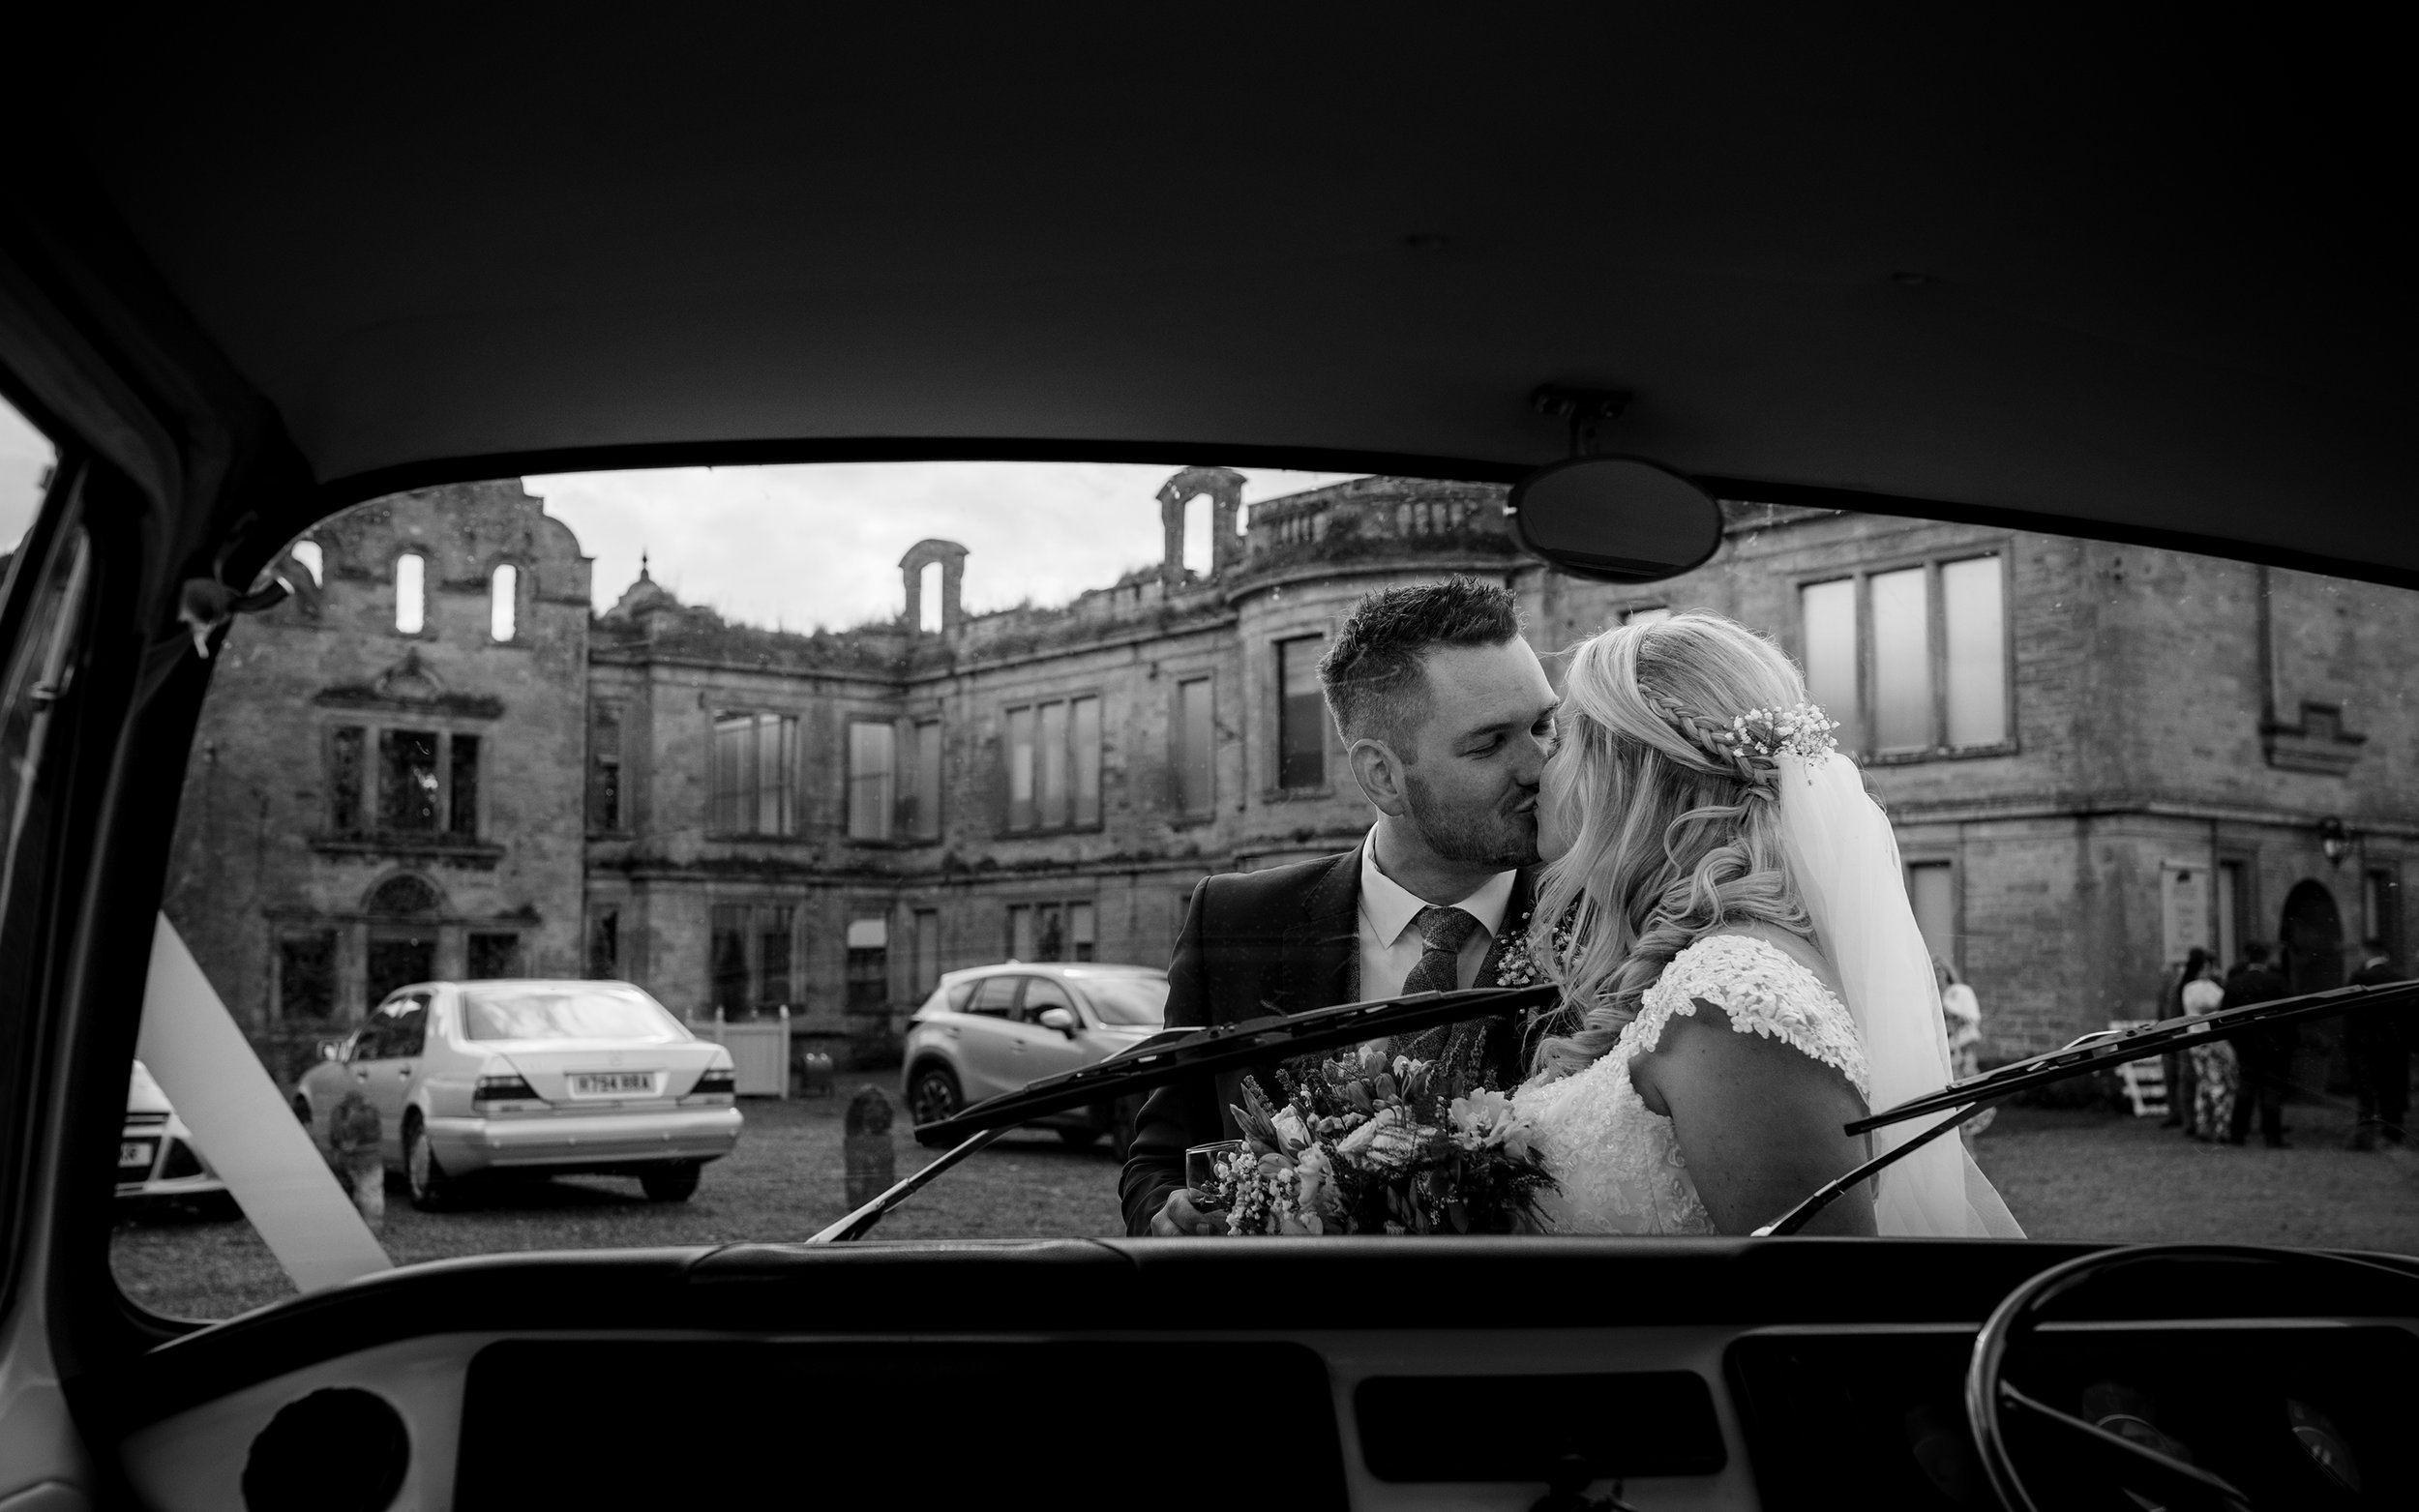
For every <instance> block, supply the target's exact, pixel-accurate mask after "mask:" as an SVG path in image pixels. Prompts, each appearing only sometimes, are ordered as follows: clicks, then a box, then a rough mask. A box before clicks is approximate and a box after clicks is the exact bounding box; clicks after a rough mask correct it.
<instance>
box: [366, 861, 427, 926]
mask: <svg viewBox="0 0 2419 1512" xmlns="http://www.w3.org/2000/svg"><path fill="white" fill-rule="evenodd" d="M441 905H442V900H441V899H439V898H438V897H437V892H436V889H435V888H434V887H433V886H432V885H431V884H430V883H429V881H428V879H427V878H425V877H419V876H414V875H411V874H410V873H409V872H401V873H398V874H396V875H393V876H390V877H388V878H387V879H386V880H385V881H383V882H380V883H379V884H378V885H377V887H376V889H375V890H374V891H373V892H372V893H371V894H370V906H369V910H368V911H369V912H371V913H376V914H387V915H395V914H402V915H406V916H408V915H414V914H423V913H434V912H436V911H437V909H438V908H439V907H440V906H441Z"/></svg>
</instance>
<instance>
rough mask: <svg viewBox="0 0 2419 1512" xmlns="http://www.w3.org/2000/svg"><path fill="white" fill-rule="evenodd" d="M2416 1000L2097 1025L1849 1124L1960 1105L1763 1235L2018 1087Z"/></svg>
mask: <svg viewBox="0 0 2419 1512" xmlns="http://www.w3.org/2000/svg"><path fill="white" fill-rule="evenodd" d="M2414 1007H2419V981H2412V982H2391V983H2387V984H2384V985H2382V986H2378V987H2337V988H2331V989H2329V990H2328V991H2326V992H2323V993H2302V994H2301V995H2300V996H2298V997H2279V998H2276V999H2274V1000H2272V1001H2269V1002H2264V1003H2246V1004H2245V1005H2243V1006H2242V1007H2240V1008H2225V1009H2221V1010H2219V1011H2218V1012H2216V1013H2209V1014H2195V1015H2188V1016H2186V1017H2184V1018H2180V1019H2165V1020H2162V1021H2161V1022H2159V1023H2154V1024H2151V1025H2149V1026H2147V1027H2144V1028H2139V1029H2100V1030H2095V1031H2094V1032H2092V1033H2090V1034H2086V1035H2083V1036H2081V1037H2080V1038H2078V1039H2076V1040H2073V1041H2070V1042H2069V1043H2067V1044H2066V1045H2063V1046H2061V1047H2059V1048H2058V1049H2056V1050H2053V1051H2050V1052H2047V1053H2046V1054H2040V1055H2035V1056H2033V1057H2032V1058H2030V1059H2029V1060H2018V1061H2015V1062H2013V1063H2011V1064H2009V1065H2005V1066H2001V1067H1999V1068H1998V1069H1997V1070H1995V1071H1986V1072H1985V1073H1984V1074H1982V1075H1981V1076H1978V1077H1968V1078H1966V1079H1965V1080H1964V1081H1962V1082H1951V1083H1950V1084H1949V1085H1947V1086H1945V1087H1943V1088H1941V1089H1940V1090H1939V1091H1937V1092H1931V1093H1927V1094H1926V1095H1925V1096H1922V1097H1916V1098H1910V1099H1908V1100H1907V1101H1905V1102H1903V1103H1900V1104H1898V1105H1897V1106H1896V1107H1895V1108H1886V1109H1884V1110H1882V1111H1881V1112H1877V1113H1868V1114H1867V1115H1866V1116H1865V1117H1862V1118H1858V1119H1854V1120H1852V1121H1850V1122H1849V1123H1847V1124H1845V1125H1843V1126H1842V1127H1843V1128H1844V1129H1845V1131H1846V1132H1847V1133H1849V1134H1864V1133H1866V1132H1867V1131H1868V1130H1872V1129H1881V1128H1887V1127H1888V1126H1890V1125H1891V1124H1894V1123H1904V1122H1906V1121H1907V1120H1908V1119H1910V1118H1921V1117H1923V1116H1924V1115H1925V1114H1926V1113H1935V1112H1950V1111H1951V1110H1955V1112H1954V1113H1953V1114H1952V1116H1950V1117H1947V1118H1943V1119H1942V1120H1940V1122H1938V1123H1936V1124H1933V1125H1932V1126H1931V1127H1930V1128H1928V1129H1926V1130H1925V1131H1924V1132H1923V1133H1921V1134H1919V1135H1917V1136H1916V1137H1915V1138H1913V1139H1911V1140H1909V1141H1906V1142H1905V1143H1904V1144H1901V1145H1899V1146H1898V1147H1897V1148H1896V1149H1893V1150H1889V1151H1887V1152H1885V1153H1883V1154H1881V1155H1877V1156H1875V1157H1874V1158H1873V1159H1871V1160H1868V1161H1867V1162H1866V1163H1865V1164H1864V1165H1862V1166H1859V1167H1857V1168H1856V1169H1855V1170H1854V1171H1849V1172H1848V1173H1847V1174H1846V1175H1844V1176H1839V1177H1837V1178H1835V1179H1833V1180H1830V1181H1826V1182H1824V1183H1823V1184H1822V1185H1821V1186H1820V1187H1818V1188H1816V1189H1815V1190H1814V1192H1813V1194H1812V1195H1811V1196H1809V1197H1807V1200H1806V1201H1803V1202H1800V1203H1799V1204H1798V1205H1797V1206H1795V1207H1793V1208H1791V1209H1789V1211H1788V1212H1786V1213H1784V1214H1783V1215H1781V1216H1780V1217H1779V1218H1778V1219H1776V1220H1775V1221H1774V1222H1772V1223H1769V1224H1766V1225H1765V1226H1764V1227H1763V1228H1761V1229H1758V1230H1755V1232H1756V1233H1757V1234H1758V1235H1764V1234H1788V1233H1795V1232H1797V1231H1798V1230H1801V1229H1803V1228H1805V1227H1806V1226H1807V1223H1808V1222H1810V1221H1811V1220H1812V1219H1813V1217H1814V1215H1815V1214H1817V1213H1819V1212H1821V1211H1822V1210H1823V1209H1824V1208H1826V1207H1829V1206H1830V1205H1831V1204H1832V1203H1833V1202H1835V1201H1838V1199H1839V1196H1840V1194H1842V1193H1844V1192H1847V1191H1850V1190H1851V1189H1853V1188H1854V1187H1855V1186H1856V1184H1857V1183H1858V1182H1860V1181H1864V1180H1866V1179H1867V1178H1869V1177H1871V1176H1873V1175H1875V1174H1876V1173H1878V1172H1879V1171H1882V1170H1883V1169H1884V1168H1886V1167H1888V1166H1890V1165H1891V1164H1892V1163H1894V1162H1896V1161H1898V1160H1900V1159H1903V1158H1904V1157H1906V1156H1908V1155H1911V1154H1913V1153H1914V1152H1915V1151H1917V1150H1919V1149H1922V1148H1923V1147H1924V1146H1925V1145H1926V1144H1929V1143H1930V1142H1931V1141H1934V1140H1936V1139H1938V1138H1940V1136H1942V1135H1944V1134H1946V1133H1948V1132H1949V1131H1950V1130H1952V1129H1954V1128H1956V1126H1957V1125H1959V1124H1961V1123H1964V1122H1965V1121H1966V1120H1967V1119H1969V1118H1972V1117H1974V1116H1975V1115H1976V1114H1977V1113H1980V1112H1982V1111H1983V1110H1984V1109H1986V1108H1987V1107H1989V1106H1990V1105H1991V1104H1993V1103H1996V1102H1998V1101H2000V1100H2001V1099H2003V1098H2006V1097H2008V1096H2011V1095H2012V1094H2014V1093H2016V1092H2021V1091H2025V1090H2028V1089H2029V1088H2032V1087H2036V1086H2046V1085H2048V1084H2049V1083H2051V1082H2064V1081H2066V1080H2067V1079H2068V1078H2070V1077H2079V1076H2086V1075H2089V1074H2090V1073H2092V1072H2094V1071H2105V1070H2106V1069H2108V1068H2109V1067H2111V1066H2119V1065H2123V1064H2125V1063H2126V1062H2127V1061H2133V1060H2147V1059H2149V1058H2150V1057H2151V1056H2153V1055H2164V1054H2165V1053H2166V1052H2168V1051H2171V1050H2180V1049H2185V1048H2188V1047H2191V1046H2194V1045H2216V1044H2221V1043H2223V1042H2225V1041H2226V1040H2232V1039H2239V1038H2241V1037H2242V1036H2243V1035H2245V1034H2249V1033H2253V1032H2255V1031H2256V1030H2259V1029H2266V1028H2274V1027H2276V1026H2277V1025H2278V1024H2283V1023H2305V1022H2309V1021H2313V1020H2317V1019H2331V1018H2334V1017H2335V1016H2336V1015H2338V1014H2344V1013H2350V1012H2351V1011H2353V1010H2354V1009H2362V1008H2401V1009H2403V1010H2404V1011H2405V1012H2407V1011H2410V1010H2411V1009H2413V1008H2414Z"/></svg>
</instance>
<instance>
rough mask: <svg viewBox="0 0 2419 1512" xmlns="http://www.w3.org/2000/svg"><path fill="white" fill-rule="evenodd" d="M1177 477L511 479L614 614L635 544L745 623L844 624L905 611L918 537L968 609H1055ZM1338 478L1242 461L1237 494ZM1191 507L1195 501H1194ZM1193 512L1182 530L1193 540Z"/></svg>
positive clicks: (964, 470) (945, 470)
mask: <svg viewBox="0 0 2419 1512" xmlns="http://www.w3.org/2000/svg"><path fill="white" fill-rule="evenodd" d="M1177 470H1178V469H1177V468H1175V467H1173V466H1169V465H1165V464H1152V465H1148V466H1136V465H1129V464H1124V463H1106V462H831V463H816V464H813V465H805V466H794V467H679V468H665V469H661V470H654V471H645V472H603V473H564V474H558V475H555V476H552V477H542V478H539V477H533V478H528V479H524V480H523V482H524V484H525V485H526V487H527V488H528V489H529V491H530V492H532V493H534V494H537V495H539V496H540V497H542V498H544V499H545V500H546V512H547V513H548V514H550V515H552V516H553V517H554V518H555V519H559V520H561V521H562V522H563V523H565V524H567V525H569V526H570V527H571V529H572V533H573V534H575V535H577V536H578V537H579V538H580V547H581V549H582V550H583V551H585V552H586V553H587V554H588V555H590V556H592V557H594V558H595V559H596V565H595V569H594V578H593V584H594V589H595V599H596V607H597V608H599V609H600V610H602V609H606V608H612V604H613V601H614V600H616V599H618V598H620V597H621V594H622V591H623V590H624V589H626V588H628V587H629V586H630V583H631V581H632V580H633V579H634V578H637V577H638V572H639V553H640V552H641V551H642V550H643V551H645V552H646V553H647V556H648V561H649V571H650V573H651V575H652V576H653V577H654V578H655V580H656V581H657V582H660V583H662V584H663V585H664V586H665V587H667V588H669V589H671V590H672V592H673V593H674V594H677V595H678V596H679V598H680V600H681V602H683V603H686V604H702V605H706V606H708V607H710V608H714V609H716V610H718V611H719V612H720V613H722V614H723V615H724V617H726V618H729V619H733V620H738V621H741V622H743V623H747V624H755V625H768V626H780V627H783V628H786V629H791V630H810V629H813V628H814V627H816V626H818V625H822V626H826V627H829V628H831V629H835V630H837V629H845V628H848V627H850V626H853V625H862V624H864V623H866V622H867V621H869V620H875V619H888V618H891V617H892V616H895V615H896V614H898V613H899V611H900V609H901V608H903V599H902V589H901V586H900V581H899V558H900V557H902V556H904V555H906V554H907V551H908V548H910V547H912V546H913V545H915V543H916V542H918V541H921V540H923V539H925V538H926V537H928V536H937V537H940V538H941V539H942V540H945V541H955V542H957V543H958V544H959V545H961V546H963V547H965V548H967V551H968V553H969V554H968V556H967V561H966V580H965V585H964V594H965V604H966V608H967V610H968V611H969V612H970V613H977V614H979V613H984V612H987V611H989V610H992V609H1000V608H1010V607H1012V606H1014V605H1017V604H1020V603H1026V602H1030V603H1032V604H1036V605H1055V604H1064V603H1066V602H1067V601H1068V600H1070V599H1072V598H1074V597H1075V596H1076V595H1077V594H1078V593H1081V592H1083V591H1084V590H1085V589H1087V588H1102V587H1106V586H1108V585H1109V584H1110V583H1113V582H1115V581H1117V579H1118V578H1119V576H1120V574H1122V573H1124V572H1126V571H1127V570H1128V569H1131V568H1135V567H1142V566H1148V565H1151V564H1155V563H1156V562H1157V561H1158V560H1159V555H1160V534H1159V504H1158V498H1157V495H1158V491H1159V486H1160V485H1161V484H1163V483H1165V482H1166V481H1167V480H1168V478H1169V476H1170V475H1171V474H1173V473H1174V472H1176V471H1177ZM1353 476H1357V475H1356V474H1349V473H1302V472H1279V471H1274V470H1270V469H1266V468H1263V469H1249V470H1244V477H1245V479H1246V483H1245V486H1244V489H1243V500H1244V504H1245V506H1246V510H1247V511H1248V507H1249V506H1250V505H1251V504H1254V503H1257V502H1259V501H1261V500H1263V499H1269V498H1276V497H1280V496H1282V495H1284V494H1288V493H1298V492H1300V491H1301V490H1302V489H1314V488H1322V487H1325V486H1326V485H1328V484H1330V483H1337V482H1341V481H1343V480H1344V479H1345V478H1348V477H1353ZM1197 513H1198V514H1200V515H1203V516H1206V515H1207V514H1208V510H1207V508H1206V505H1205V507H1203V508H1201V509H1200V510H1198V511H1197ZM1206 528H1207V525H1206V520H1205V521H1204V522H1203V525H1202V527H1201V530H1199V531H1197V532H1196V536H1197V541H1198V540H1206V535H1204V532H1206Z"/></svg>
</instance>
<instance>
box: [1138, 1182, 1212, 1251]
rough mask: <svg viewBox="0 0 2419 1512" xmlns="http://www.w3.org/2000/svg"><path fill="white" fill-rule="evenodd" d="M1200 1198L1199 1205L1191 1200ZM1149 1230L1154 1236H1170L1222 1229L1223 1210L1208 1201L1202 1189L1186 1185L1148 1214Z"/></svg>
mask: <svg viewBox="0 0 2419 1512" xmlns="http://www.w3.org/2000/svg"><path fill="white" fill-rule="evenodd" d="M1196 1199H1201V1203H1200V1205H1195V1200H1196ZM1150 1231H1151V1233H1152V1235H1153V1236H1154V1237H1157V1238H1162V1239H1173V1238H1179V1237H1182V1236H1184V1235H1188V1234H1216V1233H1224V1232H1226V1214H1225V1213H1224V1212H1222V1211H1220V1210H1219V1209H1217V1208H1215V1207H1212V1206H1209V1205H1208V1200H1207V1198H1206V1196H1205V1195H1204V1194H1202V1193H1199V1192H1196V1191H1194V1190H1193V1189H1192V1188H1190V1187H1179V1188H1177V1189H1176V1191H1175V1193H1174V1194H1173V1195H1171V1196H1170V1197H1169V1198H1168V1200H1167V1201H1165V1202H1164V1203H1162V1204H1160V1208H1159V1210H1158V1211H1157V1212H1155V1213H1153V1214H1151V1215H1150Z"/></svg>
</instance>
